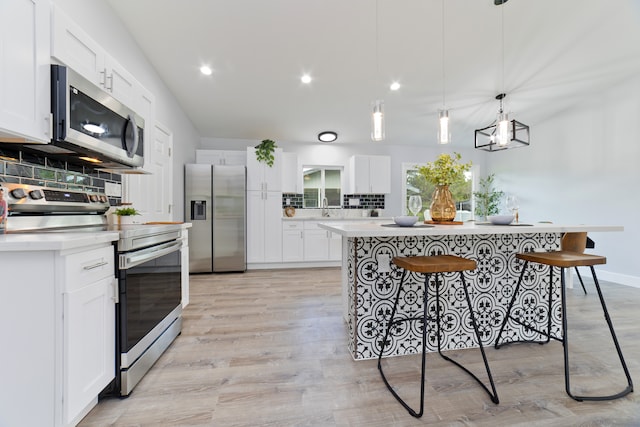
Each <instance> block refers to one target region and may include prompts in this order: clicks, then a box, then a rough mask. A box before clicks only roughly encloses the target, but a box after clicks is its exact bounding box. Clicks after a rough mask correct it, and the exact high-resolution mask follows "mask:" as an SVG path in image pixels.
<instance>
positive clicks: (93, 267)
mask: <svg viewBox="0 0 640 427" xmlns="http://www.w3.org/2000/svg"><path fill="white" fill-rule="evenodd" d="M107 264H109V263H108V262H107V261H98V262H97V263H95V264H91V265H85V266H84V267H82V268H83V269H84V270H87V271H88V270H93V269H95V268H99V267H102V266H104V265H107Z"/></svg>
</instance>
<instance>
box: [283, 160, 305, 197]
mask: <svg viewBox="0 0 640 427" xmlns="http://www.w3.org/2000/svg"><path fill="white" fill-rule="evenodd" d="M301 172H302V169H298V155H297V154H296V153H287V152H283V153H282V192H283V193H298V194H301V193H302V174H301Z"/></svg>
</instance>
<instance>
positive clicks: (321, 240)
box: [304, 221, 342, 261]
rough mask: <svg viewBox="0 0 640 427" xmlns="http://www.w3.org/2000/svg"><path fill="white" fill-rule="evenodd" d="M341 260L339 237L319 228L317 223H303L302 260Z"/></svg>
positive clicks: (340, 239)
mask: <svg viewBox="0 0 640 427" xmlns="http://www.w3.org/2000/svg"><path fill="white" fill-rule="evenodd" d="M320 222H321V221H320ZM341 259H342V238H341V236H339V235H337V234H335V233H332V232H330V231H327V230H324V229H322V228H320V227H319V226H318V221H305V224H304V260H305V261H340V260H341Z"/></svg>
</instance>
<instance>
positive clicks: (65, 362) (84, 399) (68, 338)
mask: <svg viewBox="0 0 640 427" xmlns="http://www.w3.org/2000/svg"><path fill="white" fill-rule="evenodd" d="M114 238H116V237H114ZM99 240H100V239H92V238H87V239H86V244H83V245H73V247H72V248H63V249H47V250H44V249H43V250H38V249H37V248H36V247H37V243H32V244H31V247H24V248H18V249H12V248H11V244H10V243H5V244H4V245H3V247H0V252H1V253H0V256H1V257H2V260H3V263H6V264H4V265H6V266H7V268H6V269H4V271H3V283H5V284H7V286H4V287H3V301H6V302H7V304H4V305H3V310H1V311H0V324H3V325H11V327H6V328H4V329H3V339H4V340H5V342H7V343H11V349H10V351H5V352H4V353H3V356H2V363H3V366H4V367H5V371H4V374H3V379H2V384H3V385H2V387H0V425H2V426H5V425H6V426H14V425H15V426H53V427H61V426H63V427H66V426H75V425H76V424H78V423H79V422H80V420H81V419H82V418H83V417H84V416H85V415H86V414H87V413H88V412H89V410H91V408H92V407H93V406H94V405H95V404H97V401H98V393H100V391H101V390H103V389H104V388H105V387H106V386H107V385H108V384H109V383H110V382H111V380H113V379H114V378H115V298H116V295H117V293H116V291H117V290H116V286H117V285H116V283H117V282H116V279H115V264H114V263H115V260H114V250H113V246H112V244H111V242H104V241H103V242H102V243H99ZM62 246H64V243H63V244H62Z"/></svg>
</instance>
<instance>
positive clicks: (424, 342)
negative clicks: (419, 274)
mask: <svg viewBox="0 0 640 427" xmlns="http://www.w3.org/2000/svg"><path fill="white" fill-rule="evenodd" d="M408 274H409V271H408V270H404V272H403V273H402V279H400V286H399V287H398V292H397V293H396V298H395V302H394V304H393V309H392V310H391V318H390V319H389V325H388V326H387V331H386V332H385V334H384V340H383V341H382V346H381V348H380V353H379V354H378V371H380V375H381V376H382V380H383V381H384V383H385V385H386V386H387V389H389V391H390V392H391V394H392V395H393V396H394V397H395V398H396V400H397V401H398V402H400V404H401V405H402V406H403V407H404V408H405V409H406V410H407V411H408V412H409V414H411V415H412V416H414V417H416V418H420V417H422V414H423V413H424V382H425V381H424V380H425V368H426V356H427V351H426V349H427V289H428V283H429V282H428V281H429V275H428V274H427V275H425V276H426V277H425V287H424V296H423V304H422V307H423V313H422V320H423V324H422V366H421V374H420V410H419V411H418V412H416V411H415V410H414V409H413V408H411V407H410V406H409V405H408V404H407V403H406V402H405V401H404V400H403V399H402V398H401V397H400V396H399V395H398V393H397V392H396V391H395V390H394V389H393V387H391V384H389V381H388V380H387V377H386V376H385V375H384V372H383V370H382V364H381V361H382V354H383V353H384V348H385V346H386V344H387V339H388V338H389V332H390V331H391V328H392V327H393V326H394V325H396V324H399V323H403V322H410V321H414V320H420V318H419V317H409V318H404V319H399V320H394V319H395V314H396V309H397V307H398V301H399V300H400V293H401V292H402V288H403V286H404V281H405V278H406V277H407V275H408Z"/></svg>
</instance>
